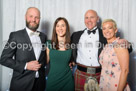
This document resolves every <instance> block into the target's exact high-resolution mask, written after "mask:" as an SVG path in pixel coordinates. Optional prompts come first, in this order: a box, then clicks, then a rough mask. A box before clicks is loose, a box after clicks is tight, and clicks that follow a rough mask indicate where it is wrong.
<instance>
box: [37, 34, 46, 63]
mask: <svg viewBox="0 0 136 91" xmlns="http://www.w3.org/2000/svg"><path fill="white" fill-rule="evenodd" d="M39 36H40V39H41V45H42V50H41V54H40V56H39V59H38V61H40V59H41V58H42V55H43V53H45V47H44V45H45V37H44V36H43V35H42V33H40V35H39Z"/></svg>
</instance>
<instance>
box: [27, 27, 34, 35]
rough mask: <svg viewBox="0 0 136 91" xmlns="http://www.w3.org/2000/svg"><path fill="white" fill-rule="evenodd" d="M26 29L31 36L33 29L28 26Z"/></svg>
mask: <svg viewBox="0 0 136 91" xmlns="http://www.w3.org/2000/svg"><path fill="white" fill-rule="evenodd" d="M26 31H27V33H28V35H29V36H30V34H31V32H33V31H32V30H30V29H29V28H28V27H26Z"/></svg>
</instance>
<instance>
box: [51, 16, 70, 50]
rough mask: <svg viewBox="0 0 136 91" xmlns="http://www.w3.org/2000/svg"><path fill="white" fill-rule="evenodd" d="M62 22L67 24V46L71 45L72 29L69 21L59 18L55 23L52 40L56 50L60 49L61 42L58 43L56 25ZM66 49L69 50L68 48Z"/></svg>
mask: <svg viewBox="0 0 136 91" xmlns="http://www.w3.org/2000/svg"><path fill="white" fill-rule="evenodd" d="M60 20H63V21H64V22H65V24H66V37H65V44H70V27H69V24H68V21H67V20H66V19H65V18H64V17H59V18H57V19H56V21H55V22H54V26H53V34H52V40H51V44H53V43H55V49H59V42H58V37H57V33H56V25H57V23H58V22H59V21H60ZM66 49H69V48H66Z"/></svg>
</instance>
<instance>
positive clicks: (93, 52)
mask: <svg viewBox="0 0 136 91" xmlns="http://www.w3.org/2000/svg"><path fill="white" fill-rule="evenodd" d="M95 28H96V27H95ZM95 28H94V29H95ZM87 30H88V29H86V30H85V31H84V33H83V34H82V35H81V37H80V39H79V43H78V50H77V59H76V62H77V63H79V64H82V65H85V66H100V64H99V62H98V42H99V31H98V29H96V33H95V34H93V33H91V34H88V33H87Z"/></svg>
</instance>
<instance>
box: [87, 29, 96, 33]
mask: <svg viewBox="0 0 136 91" xmlns="http://www.w3.org/2000/svg"><path fill="white" fill-rule="evenodd" d="M96 29H97V28H95V29H94V30H92V31H91V30H87V33H88V34H91V33H93V34H95V33H96Z"/></svg>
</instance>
